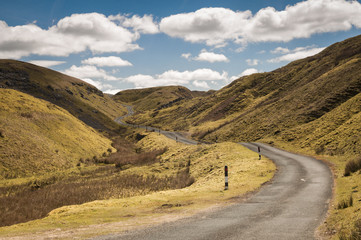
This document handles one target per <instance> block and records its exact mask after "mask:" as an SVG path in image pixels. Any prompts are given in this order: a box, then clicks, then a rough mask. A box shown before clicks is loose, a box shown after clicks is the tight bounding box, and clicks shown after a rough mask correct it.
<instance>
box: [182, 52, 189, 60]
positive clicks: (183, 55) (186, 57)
mask: <svg viewBox="0 0 361 240" xmlns="http://www.w3.org/2000/svg"><path fill="white" fill-rule="evenodd" d="M191 56H192V54H190V53H183V54H182V55H181V57H182V58H185V59H189V58H190V57H191Z"/></svg>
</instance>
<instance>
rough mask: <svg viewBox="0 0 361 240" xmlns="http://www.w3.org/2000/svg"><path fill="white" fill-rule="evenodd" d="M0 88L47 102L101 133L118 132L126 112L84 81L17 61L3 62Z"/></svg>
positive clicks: (1, 63)
mask: <svg viewBox="0 0 361 240" xmlns="http://www.w3.org/2000/svg"><path fill="white" fill-rule="evenodd" d="M0 88H10V89H15V90H18V91H21V92H24V93H27V94H30V95H31V96H34V97H37V98H40V99H45V100H47V101H49V102H51V103H53V104H55V105H58V106H60V107H62V108H64V109H66V110H67V111H69V112H70V113H71V114H72V115H74V116H75V117H77V118H79V119H81V120H82V121H83V122H85V123H86V124H88V125H89V126H91V127H93V128H95V129H99V130H107V129H108V130H114V129H117V128H118V126H117V125H116V124H115V123H114V122H113V119H114V118H115V117H117V116H121V115H123V114H124V112H125V110H124V108H123V107H122V106H120V105H119V104H116V103H115V102H114V101H113V100H112V99H111V97H109V96H108V95H106V94H103V93H102V92H101V91H100V90H98V89H97V88H95V87H94V86H92V85H90V84H88V83H86V82H84V81H81V80H79V79H76V78H73V77H70V76H67V75H64V74H62V73H59V72H56V71H53V70H50V69H47V68H43V67H39V66H36V65H33V64H29V63H25V62H20V61H15V60H0Z"/></svg>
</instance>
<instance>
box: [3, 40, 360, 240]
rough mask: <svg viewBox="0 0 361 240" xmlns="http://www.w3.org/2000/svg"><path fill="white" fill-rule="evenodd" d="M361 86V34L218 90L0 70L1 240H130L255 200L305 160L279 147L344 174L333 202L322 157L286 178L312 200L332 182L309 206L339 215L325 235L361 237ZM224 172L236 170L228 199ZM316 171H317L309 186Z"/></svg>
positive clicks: (31, 69) (21, 68) (32, 68)
mask: <svg viewBox="0 0 361 240" xmlns="http://www.w3.org/2000/svg"><path fill="white" fill-rule="evenodd" d="M360 76H361V36H356V37H354V38H350V39H347V40H345V41H343V42H339V43H335V44H333V45H331V46H330V47H328V48H326V49H325V50H324V51H322V52H320V53H318V54H317V55H315V56H311V57H308V58H305V59H301V60H297V61H294V62H291V63H289V64H288V65H286V66H284V67H282V68H279V69H277V70H274V71H272V72H266V73H256V74H252V75H248V76H244V77H241V78H239V79H236V80H234V81H233V82H231V83H230V84H229V85H227V86H225V87H224V88H222V89H220V90H218V91H208V92H197V91H190V90H189V89H187V88H185V87H181V86H168V87H155V88H146V89H134V90H125V91H121V92H119V93H117V94H115V95H107V94H104V93H102V92H101V91H100V90H98V89H96V88H95V87H94V86H92V85H90V84H88V83H85V82H83V81H81V80H79V79H76V78H72V77H69V76H66V75H64V74H61V73H58V72H55V71H52V70H49V69H46V68H43V67H38V66H36V65H32V64H29V63H24V62H19V61H15V60H0V93H1V95H0V107H1V108H0V206H1V207H0V210H1V212H2V217H1V219H0V224H1V227H0V237H1V238H2V237H4V238H6V237H8V238H12V237H20V238H24V239H27V238H34V239H36V238H37V237H39V236H40V237H41V238H47V236H52V237H59V238H69V237H73V236H77V237H81V238H88V237H93V236H98V235H106V234H110V233H112V234H115V233H117V234H118V233H119V232H124V231H126V230H137V229H143V228H144V227H149V226H152V224H160V223H163V222H172V221H174V220H177V219H182V218H188V217H190V216H192V215H194V214H200V213H201V214H202V213H203V212H202V211H206V212H207V211H208V210H209V209H213V208H216V209H218V207H219V208H221V207H224V206H226V205H230V204H231V205H232V204H240V202H242V201H246V202H247V199H246V197H249V196H251V193H255V192H257V191H259V189H261V190H260V192H259V193H260V194H262V191H267V189H270V188H268V185H267V186H266V187H262V186H263V185H264V184H265V183H267V182H269V181H271V179H273V180H272V181H271V183H272V184H270V185H273V184H274V182H276V183H277V181H278V180H277V179H278V178H279V175H278V174H281V173H282V171H286V172H288V170H284V169H287V167H290V166H293V165H294V164H295V163H283V164H284V165H282V164H279V162H277V161H278V157H280V156H281V155H282V154H278V155H279V156H278V155H277V154H276V153H275V152H277V151H280V150H276V148H282V149H286V150H287V151H290V152H294V153H298V154H303V155H308V156H311V157H312V158H315V159H318V160H320V161H323V162H324V163H325V164H326V165H328V166H329V169H331V170H332V175H333V179H334V187H333V198H332V199H331V200H329V197H330V194H331V191H330V189H329V188H328V187H329V186H330V185H332V183H331V182H327V181H328V180H329V178H330V175H331V174H330V173H329V172H328V168H326V167H325V166H326V165H325V164H321V165H322V166H323V167H322V169H321V170H320V169H318V168H317V167H313V166H314V164H315V162H317V161H316V160H312V161H309V158H306V157H305V158H304V160H303V161H304V162H302V161H300V160H296V161H297V162H299V164H301V165H302V167H300V168H298V170H295V171H294V174H293V175H292V174H291V175H290V176H289V178H287V179H291V178H292V181H291V180H289V183H287V184H291V182H294V183H295V184H296V185H294V187H291V188H293V189H295V188H297V190H299V191H303V190H302V189H303V187H304V186H301V185H300V184H303V183H304V182H305V186H316V185H317V184H318V183H322V181H318V178H319V177H321V176H323V175H324V174H326V175H327V177H326V178H327V179H328V180H323V182H327V184H326V185H327V186H326V185H325V186H324V185H322V186H323V187H322V186H321V187H320V189H323V190H324V191H325V192H328V193H327V194H326V193H321V191H319V190H315V191H314V192H313V193H309V192H307V193H303V194H302V193H297V194H299V195H302V196H306V195H307V196H308V197H309V196H312V197H311V198H312V199H306V197H305V199H306V200H307V201H310V202H312V201H313V199H316V198H318V197H316V196H318V195H317V193H316V192H319V193H320V195H322V196H324V197H323V198H322V199H321V200H319V201H318V202H317V204H319V205H317V204H316V205H317V206H319V207H317V208H316V209H315V211H314V212H316V210H317V211H321V212H322V214H324V213H325V211H326V209H327V208H328V214H327V217H326V219H319V218H318V217H317V222H316V225H314V227H316V226H318V225H320V227H319V228H318V229H317V233H316V235H317V237H319V238H322V239H349V238H350V237H352V236H358V235H357V234H359V232H360V231H361V224H360V223H361V221H360V219H361V215H360V214H361V213H360V208H361V189H360V186H361V174H360V169H361V164H360V163H359V162H360V160H359V159H360V156H361V150H360V149H361V135H360V132H361V127H360V126H361V78H360ZM240 142H244V143H245V142H257V144H258V146H262V148H264V149H268V150H269V152H274V153H272V154H271V153H270V154H269V158H270V159H272V160H273V161H274V162H276V163H277V167H276V165H275V164H274V163H273V162H272V161H271V160H270V159H268V158H267V156H268V155H267V154H265V156H266V157H262V160H258V154H257V153H255V152H252V151H250V150H249V149H247V148H246V147H244V146H241V145H240V144H239V143H240ZM265 144H267V145H265ZM245 146H248V147H250V145H248V144H245ZM251 148H252V146H251ZM284 154H286V155H287V156H288V154H290V153H284ZM280 158H281V157H280ZM285 158H286V159H287V157H285ZM300 158H302V157H300ZM225 165H228V166H229V167H230V169H231V170H230V171H231V177H230V179H231V180H230V181H231V183H230V186H231V187H230V189H229V190H228V191H224V189H223V187H224V172H223V168H224V166H225ZM296 165H297V164H296ZM351 165H353V166H354V167H353V170H352V171H351V172H350V171H349V172H348V173H347V174H346V172H345V169H346V168H351V167H350V166H351ZM308 168H310V169H309V171H313V170H315V171H316V170H317V169H318V170H317V171H316V172H314V173H312V174H308V173H307V174H305V176H306V177H305V176H304V175H302V174H303V172H302V171H303V170H304V169H308ZM299 169H303V170H302V171H300V170H299ZM290 171H291V170H290ZM291 172H292V171H291ZM275 174H276V175H275ZM297 174H298V175H297ZM311 175H312V177H311ZM274 176H276V177H275V178H273V177H274ZM280 176H283V175H280ZM293 178H294V179H293ZM302 179H303V180H304V181H302ZM273 181H274V182H273ZM285 181H286V180H285ZM287 181H288V180H287ZM308 181H310V182H308ZM316 183H317V184H316ZM287 184H286V185H285V186H284V188H287V187H288V186H291V185H287ZM273 186H277V184H275V185H273ZM280 188H281V187H280ZM305 188H307V187H305ZM271 189H272V188H271ZM257 194H258V193H256V194H255V195H254V196H257ZM294 194H295V195H297V194H296V193H294ZM271 195H272V196H273V197H274V195H275V194H271ZM290 195H292V194H290ZM256 198H257V197H256ZM250 199H251V201H252V198H250ZM305 199H304V200H305ZM306 200H305V201H306ZM257 201H258V200H257ZM275 201H276V202H277V201H279V200H275ZM288 201H289V198H287V199H284V202H288ZM295 201H296V200H295ZM245 205H247V204H243V205H242V204H240V205H237V206H241V207H240V208H243V206H245ZM264 205H266V202H265V204H264ZM301 205H302V204H301ZM262 206H263V205H262ZM302 208H304V206H303V205H302V206H301V207H300V209H302ZM285 209H289V212H292V211H293V210H295V209H292V206H289V207H287V206H286V207H285ZM264 211H265V212H267V211H268V210H267V209H266V208H265V209H264ZM283 211H284V209H282V207H280V208H279V211H278V212H277V214H278V213H279V214H280V216H281V215H282V213H284V212H283ZM295 212H297V211H296V210H295ZM277 214H276V213H275V214H270V215H276V216H277ZM322 214H321V215H322ZM207 216H208V215H207ZM282 216H283V215H282ZM319 216H320V215H319ZM292 217H294V215H292ZM306 217H307V216H306ZM153 219H155V220H154V221H153ZM282 221H283V220H282ZM169 224H170V225H172V224H173V223H169ZM241 225H242V224H241ZM160 226H162V225H160ZM166 226H168V225H166ZM184 226H185V225H184ZM260 226H261V225H260ZM82 228H83V229H86V231H85V230H82ZM55 229H60V230H59V231H57V230H55ZM312 229H313V228H312ZM312 229H311V228H309V230H308V232H307V234H306V235H307V236H308V237H307V238H311V237H312V236H314V235H313V234H314V232H313V231H314V230H312ZM146 231H147V230H146ZM217 231H219V232H222V229H219V230H217ZM141 234H142V233H141ZM199 234H202V233H201V232H199ZM294 234H296V233H294ZM306 235H302V233H300V235H299V236H306ZM134 236H138V235H134ZM154 236H157V233H155V235H154ZM202 236H203V235H202ZM277 236H278V235H275V239H276V238H277ZM297 236H298V235H297ZM238 237H239V236H238ZM154 239H156V237H154ZM238 239H239V238H238Z"/></svg>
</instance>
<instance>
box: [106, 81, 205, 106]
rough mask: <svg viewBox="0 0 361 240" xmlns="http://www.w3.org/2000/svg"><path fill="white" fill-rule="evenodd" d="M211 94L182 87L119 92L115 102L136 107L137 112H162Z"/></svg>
mask: <svg viewBox="0 0 361 240" xmlns="http://www.w3.org/2000/svg"><path fill="white" fill-rule="evenodd" d="M210 93H211V92H201V91H190V90H189V89H188V88H185V87H182V86H166V87H153V88H144V89H131V90H124V91H121V92H118V93H117V94H115V95H114V97H113V98H114V100H116V101H118V102H123V103H127V104H131V105H133V106H135V109H136V110H137V111H147V110H152V109H155V110H160V109H163V108H166V107H170V106H172V105H174V104H175V103H177V102H181V101H182V100H186V99H192V98H194V97H202V96H206V95H209V94H210Z"/></svg>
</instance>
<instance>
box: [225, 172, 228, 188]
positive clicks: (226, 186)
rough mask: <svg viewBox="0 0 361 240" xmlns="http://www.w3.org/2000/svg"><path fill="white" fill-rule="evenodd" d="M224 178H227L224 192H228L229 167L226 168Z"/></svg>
mask: <svg viewBox="0 0 361 240" xmlns="http://www.w3.org/2000/svg"><path fill="white" fill-rule="evenodd" d="M224 178H225V186H224V190H228V167H227V166H224Z"/></svg>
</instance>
